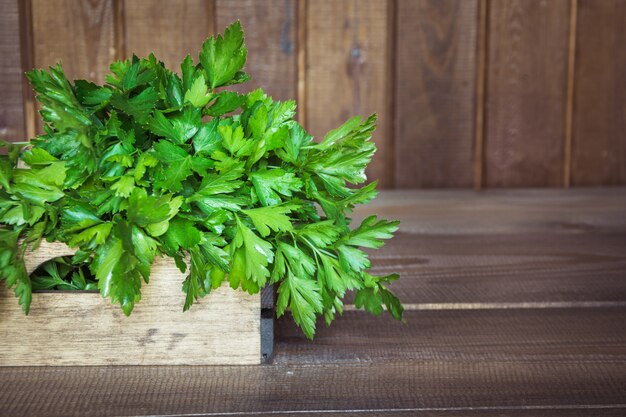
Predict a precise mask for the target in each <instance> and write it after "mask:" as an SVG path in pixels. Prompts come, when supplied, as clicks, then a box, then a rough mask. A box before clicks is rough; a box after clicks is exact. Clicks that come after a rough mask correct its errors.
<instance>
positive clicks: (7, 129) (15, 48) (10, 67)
mask: <svg viewBox="0 0 626 417" xmlns="http://www.w3.org/2000/svg"><path fill="white" fill-rule="evenodd" d="M0 56H2V59H1V60H0V91H2V94H0V140H6V141H9V142H18V141H19V142H22V141H24V140H25V137H24V135H25V132H24V107H23V93H22V77H23V76H22V66H21V55H20V18H19V14H18V2H17V0H4V1H0Z"/></svg>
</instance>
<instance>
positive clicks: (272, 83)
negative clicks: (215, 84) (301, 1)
mask: <svg viewBox="0 0 626 417" xmlns="http://www.w3.org/2000/svg"><path fill="white" fill-rule="evenodd" d="M296 8H297V5H296V1H295V0H265V1H254V0H217V4H216V22H217V29H218V31H219V32H222V31H223V30H224V28H225V27H226V26H228V25H230V24H231V23H232V22H234V21H235V20H240V21H241V25H242V27H243V30H244V31H245V34H246V46H247V47H248V60H247V63H246V72H248V73H249V74H250V75H251V76H252V79H251V80H250V81H248V82H247V83H245V84H243V85H241V86H239V87H237V88H236V89H237V90H238V91H246V92H247V91H251V90H254V89H256V88H259V87H261V88H263V89H264V90H266V92H267V94H269V95H270V96H272V97H273V98H274V99H276V100H293V99H295V98H296V94H297V62H296V60H297V57H296V30H297V20H296V12H297V10H296ZM301 104H302V103H301Z"/></svg>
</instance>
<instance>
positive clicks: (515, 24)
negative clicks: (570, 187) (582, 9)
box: [485, 0, 569, 187]
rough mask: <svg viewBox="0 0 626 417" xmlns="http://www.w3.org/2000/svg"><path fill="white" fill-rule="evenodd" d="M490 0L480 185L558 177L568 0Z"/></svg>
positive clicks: (538, 182) (541, 182)
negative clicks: (483, 172)
mask: <svg viewBox="0 0 626 417" xmlns="http://www.w3.org/2000/svg"><path fill="white" fill-rule="evenodd" d="M489 8H490V20H489V53H488V65H487V67H488V75H487V82H488V84H487V130H486V133H487V137H486V140H485V143H486V154H485V156H486V179H485V180H486V185H487V186H492V187H502V186H508V187H519V186H526V187H528V186H558V185H561V184H562V182H563V144H564V138H565V132H564V127H565V108H566V94H567V88H566V86H567V59H568V56H567V51H568V29H569V0H557V1H550V2H546V1H542V0H531V1H522V0H505V1H496V2H492V3H490V7H489Z"/></svg>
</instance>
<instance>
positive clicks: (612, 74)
mask: <svg viewBox="0 0 626 417" xmlns="http://www.w3.org/2000/svg"><path fill="white" fill-rule="evenodd" d="M577 35H578V36H577V43H578V44H577V55H576V80H575V88H574V123H573V143H572V183H573V185H601V184H625V183H626V52H625V49H624V48H625V45H626V1H623V0H604V1H595V0H594V1H589V0H579V2H578V29H577Z"/></svg>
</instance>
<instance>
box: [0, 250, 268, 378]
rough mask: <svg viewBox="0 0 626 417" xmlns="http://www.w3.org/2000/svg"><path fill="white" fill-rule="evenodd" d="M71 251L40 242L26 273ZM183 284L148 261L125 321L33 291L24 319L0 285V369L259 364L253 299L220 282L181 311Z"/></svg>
mask: <svg viewBox="0 0 626 417" xmlns="http://www.w3.org/2000/svg"><path fill="white" fill-rule="evenodd" d="M73 253H74V251H73V250H72V249H70V248H69V247H67V246H66V245H64V244H62V243H48V242H42V244H41V246H40V248H39V249H37V250H36V251H33V252H31V253H30V254H29V256H28V257H27V260H26V265H27V270H28V272H29V273H31V272H33V271H34V270H35V269H36V268H37V267H38V266H39V265H40V264H41V263H43V262H45V261H47V260H50V259H52V258H55V257H59V256H64V255H72V254H73ZM183 279H184V275H183V274H182V273H181V272H180V271H179V270H178V268H177V267H176V266H175V264H174V261H173V260H172V259H171V258H156V259H155V262H154V264H153V266H152V271H151V277H150V284H148V285H145V284H144V285H143V286H142V290H141V293H142V299H141V301H140V302H139V303H138V304H136V305H135V308H134V310H133V313H132V315H131V316H130V317H126V316H124V314H123V313H122V310H121V309H120V307H119V305H112V304H111V302H110V300H109V299H104V298H102V296H101V295H100V294H98V293H85V292H42V293H34V294H33V301H32V304H31V308H30V314H29V315H28V316H26V315H24V313H23V312H22V310H21V307H20V306H19V305H18V303H17V299H16V298H15V296H14V294H13V292H12V291H9V290H7V289H6V287H5V286H4V285H2V288H1V289H0V366H38V365H225V364H230V365H233V364H237V365H239V364H241V365H243V364H258V363H260V360H261V359H260V358H261V346H260V344H261V336H260V317H261V305H260V296H259V295H258V294H257V295H249V294H247V293H244V292H242V291H233V290H232V289H230V288H228V287H227V286H226V285H224V286H223V287H222V288H219V289H218V290H214V291H212V292H211V294H210V295H208V296H207V297H205V298H204V299H202V300H200V301H199V302H197V303H195V304H194V305H193V306H192V308H191V309H190V310H189V311H186V312H184V313H183V311H182V309H183V304H184V299H185V294H184V293H183V292H182V289H181V286H182V282H183Z"/></svg>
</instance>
